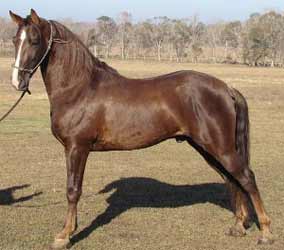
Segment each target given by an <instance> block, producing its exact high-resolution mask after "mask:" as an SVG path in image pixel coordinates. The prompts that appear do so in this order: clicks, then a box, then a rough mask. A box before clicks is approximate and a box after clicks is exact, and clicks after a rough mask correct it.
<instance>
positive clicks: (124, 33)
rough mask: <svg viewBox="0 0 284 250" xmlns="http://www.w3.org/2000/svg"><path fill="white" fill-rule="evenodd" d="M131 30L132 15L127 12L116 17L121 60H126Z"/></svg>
mask: <svg viewBox="0 0 284 250" xmlns="http://www.w3.org/2000/svg"><path fill="white" fill-rule="evenodd" d="M131 29H132V15H131V14H130V13H129V12H126V11H124V12H121V13H120V14H119V17H118V35H119V41H120V51H121V59H122V60H124V59H125V58H126V50H127V47H128V45H129V42H130V39H129V35H130V31H131Z"/></svg>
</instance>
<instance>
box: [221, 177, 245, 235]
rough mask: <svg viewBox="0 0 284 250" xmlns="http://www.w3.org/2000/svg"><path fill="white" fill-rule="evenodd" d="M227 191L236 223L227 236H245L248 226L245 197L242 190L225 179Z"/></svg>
mask: <svg viewBox="0 0 284 250" xmlns="http://www.w3.org/2000/svg"><path fill="white" fill-rule="evenodd" d="M226 183H227V186H228V189H229V190H230V193H231V207H232V209H233V211H234V214H235V217H236V222H235V225H234V226H232V227H230V228H229V230H228V232H227V235H230V236H235V237H241V236H245V235H246V228H247V227H248V225H249V209H248V201H247V197H246V195H245V194H244V193H243V192H242V190H241V189H240V188H239V187H238V186H237V185H236V184H234V183H233V182H232V181H230V180H229V179H228V178H226Z"/></svg>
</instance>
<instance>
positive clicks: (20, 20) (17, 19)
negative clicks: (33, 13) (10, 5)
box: [9, 10, 24, 25]
mask: <svg viewBox="0 0 284 250" xmlns="http://www.w3.org/2000/svg"><path fill="white" fill-rule="evenodd" d="M9 14H10V17H11V19H12V20H13V21H14V22H15V23H16V24H18V25H21V24H23V23H24V19H23V18H22V17H20V16H18V15H16V14H15V13H13V12H12V11H11V10H10V11H9Z"/></svg>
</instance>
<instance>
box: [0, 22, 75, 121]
mask: <svg viewBox="0 0 284 250" xmlns="http://www.w3.org/2000/svg"><path fill="white" fill-rule="evenodd" d="M48 23H49V25H50V37H49V40H48V45H47V49H46V51H45V53H44V54H43V56H42V58H41V60H40V61H39V62H38V64H37V65H36V66H35V67H34V68H33V69H25V68H21V67H16V66H15V65H12V67H13V68H16V69H18V70H19V71H23V72H27V73H29V74H30V75H32V74H33V73H34V72H35V71H36V70H37V69H38V67H39V66H40V65H41V64H42V62H43V61H44V59H45V58H46V56H47V55H48V53H49V51H50V50H51V47H52V44H53V43H60V44H67V43H70V42H71V41H64V40H61V39H60V38H53V26H52V23H51V21H48ZM26 93H28V94H29V95H31V92H30V90H29V89H27V90H25V91H23V92H22V94H21V96H20V97H19V99H18V100H17V101H16V102H15V104H14V105H13V106H12V107H11V108H10V109H9V110H8V111H7V112H6V113H5V114H4V115H3V116H2V117H1V118H0V122H2V121H3V120H4V119H5V118H6V117H7V116H8V115H9V114H10V113H11V112H12V111H13V110H14V109H15V108H16V107H17V106H18V104H19V103H20V101H21V100H22V99H23V97H24V96H25V94H26Z"/></svg>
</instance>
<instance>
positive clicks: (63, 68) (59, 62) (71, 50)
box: [41, 26, 95, 104]
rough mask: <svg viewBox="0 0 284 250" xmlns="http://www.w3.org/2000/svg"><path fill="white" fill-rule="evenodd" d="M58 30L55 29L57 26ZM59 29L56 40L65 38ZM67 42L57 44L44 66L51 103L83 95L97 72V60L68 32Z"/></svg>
mask: <svg viewBox="0 0 284 250" xmlns="http://www.w3.org/2000/svg"><path fill="white" fill-rule="evenodd" d="M55 27H56V26H55ZM61 33H62V31H61V32H60V30H58V28H57V27H56V33H55V37H62V34H61ZM68 35H69V36H68V37H64V39H63V40H66V43H60V42H54V43H53V44H52V48H51V50H50V52H49V56H48V57H47V58H46V60H45V61H44V63H43V64H42V65H41V72H42V77H43V81H44V83H45V87H46V91H47V94H48V97H49V100H50V102H51V104H53V103H54V102H55V101H56V99H57V98H59V97H60V98H63V97H66V98H71V97H72V96H73V97H74V96H76V95H77V94H80V93H79V92H80V91H82V89H84V86H86V84H88V83H89V82H90V81H91V77H92V75H93V72H94V70H95V65H94V58H93V57H92V55H91V54H90V52H89V51H88V50H87V48H85V47H84V46H83V44H82V43H81V42H80V41H79V40H78V39H77V38H76V37H75V35H72V33H71V32H68Z"/></svg>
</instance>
